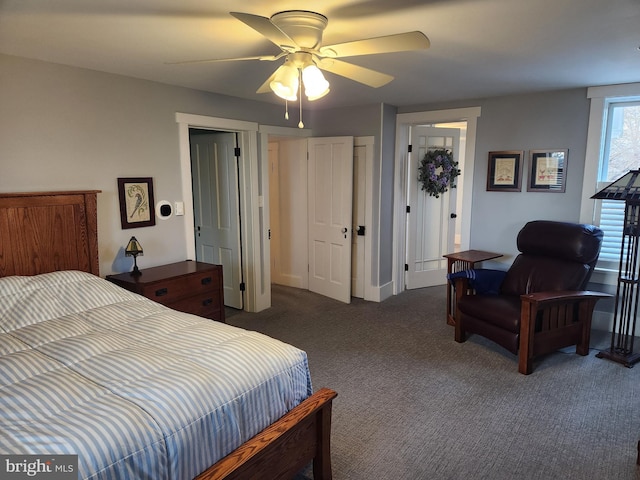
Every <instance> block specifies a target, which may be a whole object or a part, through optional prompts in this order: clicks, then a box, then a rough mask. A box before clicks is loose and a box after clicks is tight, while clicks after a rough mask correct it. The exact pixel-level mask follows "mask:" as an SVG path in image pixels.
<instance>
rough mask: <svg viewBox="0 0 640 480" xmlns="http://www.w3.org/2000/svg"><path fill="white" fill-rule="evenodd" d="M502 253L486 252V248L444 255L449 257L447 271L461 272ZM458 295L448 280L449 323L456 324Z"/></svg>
mask: <svg viewBox="0 0 640 480" xmlns="http://www.w3.org/2000/svg"><path fill="white" fill-rule="evenodd" d="M501 256H502V254H501V253H493V252H485V251H484V250H465V251H464V252H456V253H449V254H447V255H444V257H445V258H446V259H447V262H448V263H447V273H455V272H460V271H462V270H471V269H473V268H475V264H476V263H480V262H484V261H485V260H492V259H494V258H498V257H501ZM455 301H456V296H455V294H454V293H453V285H452V284H451V283H450V282H447V324H448V325H455V324H456V318H455V316H454V314H453V312H455V311H456V306H455V305H454V303H455Z"/></svg>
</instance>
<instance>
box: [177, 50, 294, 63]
mask: <svg viewBox="0 0 640 480" xmlns="http://www.w3.org/2000/svg"><path fill="white" fill-rule="evenodd" d="M284 55H286V52H282V53H280V54H279V55H262V56H256V57H236V58H209V59H205V60H183V61H181V62H165V65H186V64H190V63H215V62H239V61H244V60H264V61H269V62H273V61H274V60H278V59H279V58H282V57H283V56H284Z"/></svg>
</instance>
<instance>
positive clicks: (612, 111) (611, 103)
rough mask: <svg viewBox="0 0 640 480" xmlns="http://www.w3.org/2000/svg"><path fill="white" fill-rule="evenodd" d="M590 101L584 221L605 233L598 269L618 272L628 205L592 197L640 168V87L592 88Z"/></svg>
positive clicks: (583, 208) (629, 85) (582, 213)
mask: <svg viewBox="0 0 640 480" xmlns="http://www.w3.org/2000/svg"><path fill="white" fill-rule="evenodd" d="M589 97H590V98H591V115H590V119H589V132H588V139H587V158H586V163H585V178H584V183H583V197H586V199H585V198H583V205H582V212H581V221H583V222H589V223H594V224H596V225H599V226H600V228H602V230H603V231H604V233H605V235H604V241H603V245H602V250H601V252H600V258H599V261H598V269H599V270H612V271H617V270H618V267H619V262H620V246H621V241H622V227H623V223H624V207H625V204H624V202H621V201H613V200H598V201H594V200H590V199H589V197H590V196H591V195H592V194H593V193H595V192H598V191H600V190H602V189H603V188H605V187H606V186H607V185H609V184H610V183H612V182H614V181H615V180H617V179H618V178H620V177H622V176H623V175H624V174H626V173H627V172H628V171H629V170H635V169H639V168H640V84H628V85H619V86H612V87H594V88H590V89H589Z"/></svg>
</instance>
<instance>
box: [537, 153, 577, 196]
mask: <svg viewBox="0 0 640 480" xmlns="http://www.w3.org/2000/svg"><path fill="white" fill-rule="evenodd" d="M568 154H569V151H568V150H567V149H556V150H531V151H530V152H529V185H528V186H527V191H529V192H549V193H564V191H565V188H566V183H567V156H568Z"/></svg>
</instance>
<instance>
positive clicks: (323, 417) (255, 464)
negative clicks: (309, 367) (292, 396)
mask: <svg viewBox="0 0 640 480" xmlns="http://www.w3.org/2000/svg"><path fill="white" fill-rule="evenodd" d="M337 395H338V394H337V393H336V392H334V391H333V390H331V389H328V388H322V389H320V390H318V391H317V392H316V393H314V394H313V395H311V396H310V397H309V398H307V399H306V400H305V401H303V402H302V403H301V404H300V405H298V406H297V407H295V408H294V409H293V410H291V411H290V412H288V413H287V414H285V415H284V416H283V417H282V418H280V419H279V420H278V421H277V422H275V423H273V424H272V425H270V426H269V427H267V428H266V429H264V430H263V431H262V432H260V433H259V434H258V435H256V436H255V437H253V438H252V439H250V440H249V441H247V442H246V443H244V444H242V445H241V446H240V447H238V448H237V449H236V450H234V451H233V452H231V453H230V454H229V455H227V456H226V457H224V458H223V459H222V460H220V461H219V462H217V463H216V464H214V465H212V466H211V467H209V468H208V469H207V470H205V471H204V472H203V473H201V474H200V475H199V476H198V477H196V480H218V479H225V480H231V479H238V480H249V479H255V480H266V479H286V478H292V477H293V476H294V475H295V474H296V473H298V472H299V471H300V470H302V468H304V466H305V465H307V464H308V463H309V462H310V461H311V460H313V478H314V479H315V480H331V453H330V441H331V405H332V401H333V399H334V398H335V397H336V396H337Z"/></svg>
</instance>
